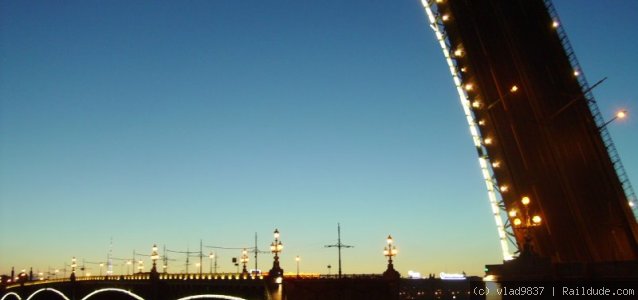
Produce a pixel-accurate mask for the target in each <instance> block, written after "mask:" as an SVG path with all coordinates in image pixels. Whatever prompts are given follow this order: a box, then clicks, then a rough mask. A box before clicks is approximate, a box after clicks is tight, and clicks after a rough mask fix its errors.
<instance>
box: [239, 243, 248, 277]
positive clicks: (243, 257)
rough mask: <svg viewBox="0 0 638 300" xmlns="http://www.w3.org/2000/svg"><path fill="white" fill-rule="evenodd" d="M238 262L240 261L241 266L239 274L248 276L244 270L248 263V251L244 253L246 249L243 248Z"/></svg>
mask: <svg viewBox="0 0 638 300" xmlns="http://www.w3.org/2000/svg"><path fill="white" fill-rule="evenodd" d="M240 261H241V264H242V265H243V268H242V270H241V274H242V275H248V270H247V269H246V264H247V263H248V251H246V248H244V250H242V251H241V258H240Z"/></svg>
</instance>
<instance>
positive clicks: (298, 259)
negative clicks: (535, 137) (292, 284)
mask: <svg viewBox="0 0 638 300" xmlns="http://www.w3.org/2000/svg"><path fill="white" fill-rule="evenodd" d="M300 260H301V258H299V255H297V257H295V261H296V262H297V278H299V261H300Z"/></svg>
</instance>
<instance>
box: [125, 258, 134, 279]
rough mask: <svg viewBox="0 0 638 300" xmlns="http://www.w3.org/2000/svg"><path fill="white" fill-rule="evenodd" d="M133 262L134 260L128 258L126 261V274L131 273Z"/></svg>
mask: <svg viewBox="0 0 638 300" xmlns="http://www.w3.org/2000/svg"><path fill="white" fill-rule="evenodd" d="M132 264H133V261H131V260H127V261H126V275H129V274H131V265H132Z"/></svg>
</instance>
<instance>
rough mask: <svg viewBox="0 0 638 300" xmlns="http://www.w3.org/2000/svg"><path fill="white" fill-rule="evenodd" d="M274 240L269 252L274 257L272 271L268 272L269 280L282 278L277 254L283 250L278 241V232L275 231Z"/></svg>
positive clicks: (282, 271)
mask: <svg viewBox="0 0 638 300" xmlns="http://www.w3.org/2000/svg"><path fill="white" fill-rule="evenodd" d="M273 235H274V237H275V240H274V241H273V242H272V243H271V244H270V251H271V252H272V253H273V254H274V255H275V257H274V261H273V265H272V269H270V271H269V272H268V275H269V276H270V277H271V278H275V279H276V278H278V277H281V276H283V274H284V270H283V269H282V268H281V267H280V266H279V253H281V251H282V250H283V249H284V245H283V244H282V243H281V241H280V240H279V230H278V229H275V232H274V234H273Z"/></svg>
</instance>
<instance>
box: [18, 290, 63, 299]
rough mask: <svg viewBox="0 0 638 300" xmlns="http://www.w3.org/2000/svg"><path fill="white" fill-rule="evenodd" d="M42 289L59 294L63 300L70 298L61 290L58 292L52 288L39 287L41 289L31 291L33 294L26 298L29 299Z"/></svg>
mask: <svg viewBox="0 0 638 300" xmlns="http://www.w3.org/2000/svg"><path fill="white" fill-rule="evenodd" d="M44 291H52V292H54V293H56V294H58V295H60V296H61V297H62V298H64V300H71V299H69V297H67V296H66V295H65V294H64V293H62V292H60V291H58V290H56V289H52V288H41V289H39V290H37V291H35V292H33V294H31V295H29V298H27V300H31V298H33V296H35V295H37V294H39V293H40V292H44Z"/></svg>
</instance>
